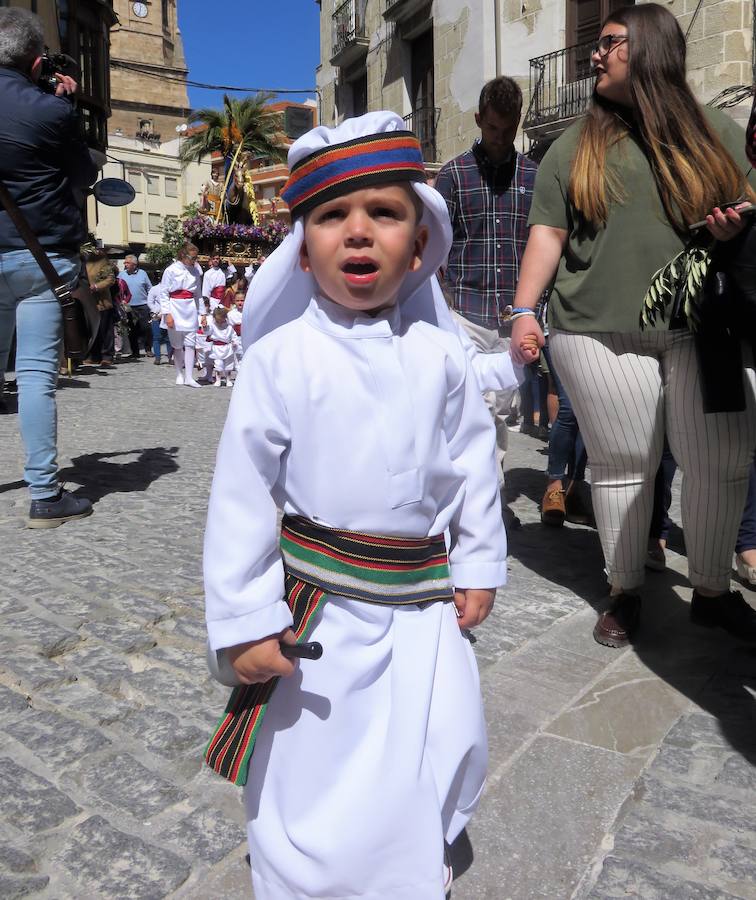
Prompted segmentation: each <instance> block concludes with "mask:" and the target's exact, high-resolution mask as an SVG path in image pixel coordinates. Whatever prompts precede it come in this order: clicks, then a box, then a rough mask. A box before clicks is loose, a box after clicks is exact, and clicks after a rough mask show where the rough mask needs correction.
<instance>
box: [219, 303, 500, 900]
mask: <svg viewBox="0 0 756 900" xmlns="http://www.w3.org/2000/svg"><path fill="white" fill-rule="evenodd" d="M494 450H495V433H494V429H493V425H492V422H491V419H490V416H489V414H488V411H487V410H486V407H485V405H484V403H483V401H482V398H481V396H480V393H479V390H478V385H477V383H476V380H475V377H474V375H473V374H472V371H471V369H470V366H469V363H468V361H467V358H466V355H465V352H464V350H463V348H462V346H461V345H460V342H459V340H458V339H457V338H456V336H455V335H454V334H452V333H448V332H443V331H441V330H440V329H438V328H435V327H434V326H432V325H429V324H427V323H425V322H412V323H410V324H409V325H408V327H406V328H404V329H403V328H402V323H401V313H400V310H399V309H398V308H396V309H393V310H390V311H387V312H385V313H382V314H380V315H379V316H376V317H375V318H370V317H362V316H358V315H356V314H354V313H351V312H349V311H348V310H345V309H342V308H341V307H339V306H336V305H335V304H332V303H330V302H329V301H326V300H322V299H317V300H313V301H312V302H311V303H310V306H309V307H308V309H307V310H306V311H305V313H304V314H303V315H302V316H301V317H300V318H298V319H296V320H295V321H293V322H290V323H289V324H287V325H284V326H282V327H280V328H278V329H276V330H275V331H273V332H271V333H270V334H268V335H266V336H265V337H263V338H261V339H260V340H259V341H257V342H256V343H254V344H253V345H252V346H251V347H250V349H249V351H248V352H247V353H246V354H245V357H244V359H243V361H242V364H241V369H240V373H239V376H238V378H237V382H236V387H235V389H234V393H233V396H232V399H231V405H230V409H229V415H228V419H227V422H226V426H225V429H224V432H223V436H222V439H221V443H220V447H219V450H218V459H217V467H216V472H215V477H214V480H213V487H212V491H211V497H210V509H209V513H208V523H207V532H206V536H205V591H206V613H207V623H208V633H209V638H210V644H211V646H212V648H213V649H219V648H222V647H227V646H231V645H234V644H238V643H241V642H244V641H249V640H255V639H258V638H261V637H264V636H267V635H270V634H274V633H278V632H279V631H281V630H283V629H284V628H286V627H287V626H288V625H290V624H291V621H292V620H291V614H290V612H289V609H288V607H287V605H286V604H285V602H283V601H282V600H281V597H282V596H283V566H282V562H281V555H280V552H279V549H278V543H277V533H276V506H277V505H278V506H279V507H283V509H284V510H285V511H286V512H288V513H291V514H295V515H303V516H306V517H308V518H310V519H312V520H313V521H316V522H319V523H322V524H325V525H328V526H332V527H338V528H347V529H352V530H357V531H367V532H372V533H377V534H387V535H396V536H405V537H425V536H427V535H432V534H440V533H443V532H447V530H448V534H447V540H448V542H449V546H450V564H451V572H452V580H453V581H454V583H455V585H456V586H457V587H460V588H462V587H468V588H470V587H478V588H485V587H487V588H493V587H496V586H498V585H500V584H503V583H504V581H505V578H506V562H505V558H506V535H505V533H504V527H503V524H502V518H501V506H500V500H499V492H498V486H497V475H496V468H495V456H494ZM231 524H232V526H233V530H234V535H235V539H234V541H232V542H229V541H228V528H229V526H230V525H231ZM240 548H242V552H240ZM312 639H314V640H319V641H320V642H321V643H322V644H323V648H324V653H323V657H322V659H321V660H318V661H301V662H300V664H299V666H298V669H297V672H296V673H295V674H294V676H292V677H291V678H289V679H282V680H281V681H280V682H279V684H278V686H277V688H276V691H275V693H274V695H273V698H272V700H271V703H270V705H269V709H268V711H267V713H266V718H265V720H264V721H263V724H262V727H261V729H260V732H259V736H258V740H257V746H256V749H255V752H254V754H253V756H252V763H251V768H250V777H249V781H248V783H247V786H246V789H245V801H246V807H247V817H248V835H249V842H250V848H251V860H252V876H253V882H254V890H255V897H256V900H289V898H291V900H294V898H296V900H300V898H310V897H313V898H314V897H318V898H327V897H328V898H330V897H338V898H340V900H349V898H355V900H356V898H357V897H359V898H361V900H379V898H380V900H388V898H391V900H441V898H443V886H442V854H443V840H444V839H446V840H447V841H452V840H453V839H454V838H455V837H456V836H457V835H458V834H459V832H460V831H461V829H462V828H463V827H464V825H465V824H466V822H467V821H468V819H469V817H470V815H471V814H472V812H473V810H474V809H475V806H476V804H477V801H478V799H479V796H480V793H481V791H482V788H483V783H484V780H485V770H486V736H485V724H484V718H483V711H482V704H481V698H480V690H479V684H478V674H477V667H476V664H475V660H474V657H473V654H472V650H471V648H470V646H469V643H468V642H467V641H466V640H465V639H464V638H463V637H462V635H461V633H460V630H459V627H458V625H457V621H456V616H455V611H454V608H453V605H452V604H450V603H434V604H430V605H429V606H427V607H425V608H422V609H419V608H417V607H414V606H413V607H400V608H397V607H389V606H382V605H378V606H375V605H371V604H366V603H360V602H359V601H353V600H347V599H345V598H343V597H333V596H330V597H329V598H328V600H327V601H326V603H325V606H324V608H323V610H322V611H321V613H320V614H319V616H318V619H317V621H316V624H315V627H314V630H313V631H312Z"/></svg>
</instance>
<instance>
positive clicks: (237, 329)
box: [233, 322, 241, 337]
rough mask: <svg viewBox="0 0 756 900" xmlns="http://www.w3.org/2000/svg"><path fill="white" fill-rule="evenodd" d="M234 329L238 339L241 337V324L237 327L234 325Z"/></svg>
mask: <svg viewBox="0 0 756 900" xmlns="http://www.w3.org/2000/svg"><path fill="white" fill-rule="evenodd" d="M233 327H234V331H235V332H236V334H237V337H241V322H239V323H238V324H237V325H234V326H233Z"/></svg>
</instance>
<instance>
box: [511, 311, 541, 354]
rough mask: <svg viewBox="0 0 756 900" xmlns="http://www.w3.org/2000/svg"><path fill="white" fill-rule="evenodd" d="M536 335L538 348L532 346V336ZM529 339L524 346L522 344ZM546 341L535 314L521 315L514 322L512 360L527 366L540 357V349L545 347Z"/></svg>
mask: <svg viewBox="0 0 756 900" xmlns="http://www.w3.org/2000/svg"><path fill="white" fill-rule="evenodd" d="M531 337H534V338H535V341H536V350H535V351H533V350H532V349H531V348H530V338H531ZM526 341H528V343H527V344H526V345H525V347H523V346H522V345H523V344H524V343H525V342H526ZM544 343H545V341H544V339H543V331H541V326H540V325H539V324H538V322H537V321H536V319H535V316H521V317H520V318H519V319H515V320H514V322H513V323H512V340H511V343H510V352H511V354H512V361H513V362H515V363H517V365H520V366H527V365H528V364H529V363H532V362H535V361H536V359H538V349H539V348H540V347H543V345H544Z"/></svg>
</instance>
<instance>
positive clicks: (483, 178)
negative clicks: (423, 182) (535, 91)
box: [436, 141, 538, 329]
mask: <svg viewBox="0 0 756 900" xmlns="http://www.w3.org/2000/svg"><path fill="white" fill-rule="evenodd" d="M537 168H538V166H537V165H536V163H534V162H532V161H531V160H529V159H527V158H526V157H524V156H523V155H522V154H520V153H518V152H517V151H516V150H515V151H514V156H513V157H512V158H511V159H510V160H508V161H507V162H504V163H502V164H501V165H494V164H493V163H492V162H491V161H490V160H489V159H488V157H487V156H486V154H485V153H484V151H483V148H482V147H481V145H480V142H478V141H476V142H475V143H474V144H473V146H472V149H471V150H467V151H466V152H465V153H463V154H462V155H461V156H458V157H456V158H455V159H453V160H451V161H450V162H448V163H446V165H445V166H443V167H442V168H441V171H440V172H439V173H438V176H437V177H436V190H437V191H439V192H440V193H441V194H442V196H443V198H444V199H445V200H446V205H447V206H448V207H449V217H450V218H451V222H452V229H453V234H454V240H453V243H452V247H451V250H450V251H449V262H448V264H447V268H446V279H447V281H448V283H449V286H450V287H451V290H452V295H453V301H452V302H453V306H454V309H456V310H457V312H459V313H460V315H462V316H464V317H465V318H466V319H469V320H470V321H471V322H475V323H476V324H477V325H482V326H484V327H485V328H491V329H494V328H498V327H499V326H501V325H503V324H504V323H505V322H506V320H507V319H508V318H509V314H508V313H509V311H508V310H507V307H511V306H512V303H513V301H514V295H515V288H516V287H517V279H518V278H519V276H520V263H521V262H522V255H523V253H524V252H525V244H526V243H527V240H528V214H529V213H530V204H531V202H532V200H533V186H534V184H535V176H536V170H537Z"/></svg>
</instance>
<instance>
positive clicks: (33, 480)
mask: <svg viewBox="0 0 756 900" xmlns="http://www.w3.org/2000/svg"><path fill="white" fill-rule="evenodd" d="M43 52H44V35H43V32H42V24H41V22H40V20H39V19H38V18H37V16H35V15H33V14H32V13H30V12H27V11H26V10H23V9H17V8H3V9H0V180H2V182H3V183H4V185H5V187H6V188H7V190H8V192H9V193H10V195H11V197H12V198H13V200H14V201H15V202H16V204H17V205H18V207H19V208H20V210H21V213H22V214H23V216H24V217H25V218H26V220H27V222H28V223H29V226H30V228H31V230H32V231H33V232H34V233H35V234H36V235H37V238H38V239H39V242H40V243H41V244H42V246H43V247H44V249H45V252H46V254H47V255H48V257H49V258H50V261H51V263H52V264H53V266H54V267H55V269H56V271H57V272H58V273H59V275H60V276H61V277H62V278H64V279H65V280H67V281H70V282H71V283H72V284H73V283H75V282H76V281H77V279H78V275H79V268H80V259H79V245H80V244H81V243H82V242H83V241H84V240H85V239H86V230H85V228H84V223H83V221H82V217H81V213H80V211H79V209H78V207H77V205H76V202H75V200H74V196H73V190H74V189H83V188H86V187H87V186H89V185H91V184H92V183H93V182H94V180H95V178H96V177H97V169H96V167H95V165H94V163H93V162H92V160H91V157H90V155H89V150H88V149H87V146H86V144H85V143H84V140H83V138H82V136H81V129H80V124H79V118H78V116H77V114H76V111H75V108H74V104H73V96H74V94H75V93H76V90H77V84H76V82H75V81H74V80H73V79H72V78H71V77H69V76H66V75H62V74H60V73H57V72H53V73H44V74H46V76H47V77H46V80H45V82H44V85H45V88H46V90H43V89H42V87H40V86H38V84H37V81H38V79H39V78H40V75H41V74H42V70H43V68H44V67H45V63H46V62H47V63H48V66H47V67H48V68H49V62H48V61H47V60H44V59H43ZM14 325H15V328H16V330H17V340H18V349H17V352H16V376H17V381H18V391H19V421H20V428H21V436H22V439H23V442H24V446H25V449H26V467H25V470H24V478H25V480H26V482H27V483H28V485H29V489H30V493H31V509H30V513H29V521H28V524H29V527H31V528H54V527H56V526H58V525H61V524H62V523H63V522H66V521H69V520H71V519H80V518H83V517H84V516H88V515H89V514H90V513H91V512H92V505H91V503H90V502H89V501H88V500H85V499H83V498H80V497H74V496H73V495H72V494H69V493H68V492H66V491H63V490H62V489H61V487H60V485H59V483H58V466H57V461H56V457H57V447H56V404H55V386H56V380H57V376H58V358H59V354H60V350H61V343H62V315H61V308H60V303H59V301H58V300H57V298H56V297H55V295H54V294H53V292H52V290H51V289H50V286H49V284H48V282H47V280H46V279H45V276H44V275H43V274H42V271H41V270H40V268H39V266H38V265H37V263H36V261H35V260H34V258H33V256H32V254H31V253H30V252H29V250H28V249H27V247H26V244H25V242H24V240H23V238H22V237H21V236H20V235H19V233H18V231H17V230H16V228H15V226H14V225H13V223H12V222H11V220H10V218H9V216H8V214H7V212H6V211H5V210H4V209H3V208H2V206H0V385H2V382H3V380H4V375H5V369H6V365H7V359H8V350H9V347H10V342H11V337H12V335H13V330H14Z"/></svg>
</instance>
